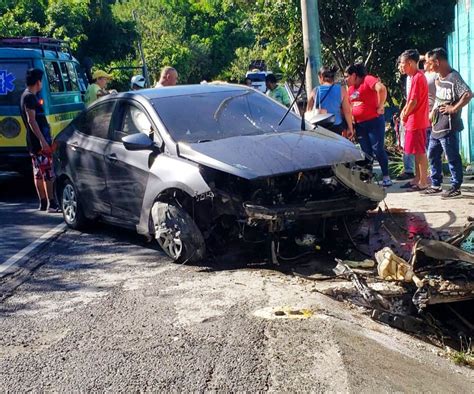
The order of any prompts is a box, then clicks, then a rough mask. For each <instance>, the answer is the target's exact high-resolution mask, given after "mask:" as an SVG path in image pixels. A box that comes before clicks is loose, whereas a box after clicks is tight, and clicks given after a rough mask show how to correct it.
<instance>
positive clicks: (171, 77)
mask: <svg viewBox="0 0 474 394" xmlns="http://www.w3.org/2000/svg"><path fill="white" fill-rule="evenodd" d="M177 82H178V72H177V71H176V69H175V68H174V67H171V66H165V67H163V68H162V69H161V74H160V80H159V81H158V82H157V83H156V85H155V88H162V87H164V86H174V85H176V83H177Z"/></svg>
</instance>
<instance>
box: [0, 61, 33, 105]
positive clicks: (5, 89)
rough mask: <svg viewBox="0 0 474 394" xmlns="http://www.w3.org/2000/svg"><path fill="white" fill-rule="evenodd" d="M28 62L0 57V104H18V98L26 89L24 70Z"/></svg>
mask: <svg viewBox="0 0 474 394" xmlns="http://www.w3.org/2000/svg"><path fill="white" fill-rule="evenodd" d="M30 67H31V65H30V63H29V62H14V61H8V60H7V61H5V60H1V59H0V105H17V106H20V98H21V94H22V93H23V91H24V90H25V89H26V70H28V68H30Z"/></svg>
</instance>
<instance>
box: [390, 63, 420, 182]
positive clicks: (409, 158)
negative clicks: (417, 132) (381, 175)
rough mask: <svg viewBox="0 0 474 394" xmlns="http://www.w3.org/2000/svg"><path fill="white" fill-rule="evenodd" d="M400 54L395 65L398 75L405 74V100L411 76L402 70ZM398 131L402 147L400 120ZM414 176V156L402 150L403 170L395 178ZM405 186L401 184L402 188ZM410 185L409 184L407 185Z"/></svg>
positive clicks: (402, 125) (402, 178) (402, 131)
mask: <svg viewBox="0 0 474 394" xmlns="http://www.w3.org/2000/svg"><path fill="white" fill-rule="evenodd" d="M400 58H401V57H400V56H399V57H398V59H397V67H398V71H399V72H400V75H405V78H406V79H405V100H406V98H407V97H408V94H409V93H410V87H411V77H410V76H409V75H406V74H405V72H404V71H403V68H402V66H401V63H400ZM398 132H399V136H400V146H401V147H402V148H404V146H405V125H404V124H403V122H401V121H400V119H399V122H398ZM414 177H415V156H414V155H409V154H407V153H405V150H403V172H402V173H401V174H400V175H398V176H397V177H396V178H395V179H396V180H397V181H406V180H409V179H412V178H414ZM404 186H406V184H405V185H403V186H402V188H403V187H404ZM409 187H411V186H409Z"/></svg>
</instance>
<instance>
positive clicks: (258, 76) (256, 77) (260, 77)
mask: <svg viewBox="0 0 474 394" xmlns="http://www.w3.org/2000/svg"><path fill="white" fill-rule="evenodd" d="M265 77H266V74H265V73H251V74H250V73H249V74H247V77H246V78H249V79H250V80H251V81H252V82H265Z"/></svg>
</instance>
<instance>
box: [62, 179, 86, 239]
mask: <svg viewBox="0 0 474 394" xmlns="http://www.w3.org/2000/svg"><path fill="white" fill-rule="evenodd" d="M61 208H62V211H63V217H64V221H65V222H66V224H67V225H68V226H69V227H71V228H73V229H75V230H80V229H83V228H85V227H86V225H87V219H86V217H85V216H84V214H83V212H82V203H81V201H80V199H79V196H78V194H77V190H76V188H75V187H74V184H73V183H72V182H71V181H69V180H68V181H66V182H65V183H64V186H63V189H62V193H61Z"/></svg>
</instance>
